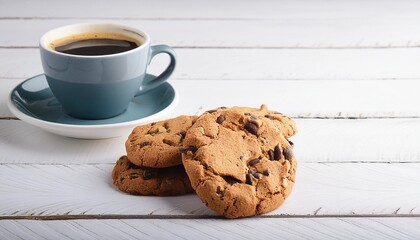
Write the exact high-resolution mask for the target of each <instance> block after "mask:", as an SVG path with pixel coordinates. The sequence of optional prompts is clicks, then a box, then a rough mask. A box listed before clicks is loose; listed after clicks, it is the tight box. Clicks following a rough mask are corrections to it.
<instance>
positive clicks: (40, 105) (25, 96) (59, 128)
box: [7, 74, 178, 139]
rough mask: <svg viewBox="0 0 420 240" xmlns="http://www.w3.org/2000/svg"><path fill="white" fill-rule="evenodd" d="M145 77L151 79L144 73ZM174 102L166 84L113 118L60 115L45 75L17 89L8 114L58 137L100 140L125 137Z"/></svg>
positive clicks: (174, 94) (168, 109) (173, 93)
mask: <svg viewBox="0 0 420 240" xmlns="http://www.w3.org/2000/svg"><path fill="white" fill-rule="evenodd" d="M146 78H154V76H153V75H149V74H147V75H146ZM177 103H178V94H177V92H176V91H175V88H174V87H173V86H172V85H171V84H170V83H168V82H166V83H163V84H162V85H160V86H159V87H157V88H155V89H153V90H150V91H148V92H147V93H144V94H142V95H140V96H137V97H134V98H133V100H132V101H131V102H130V104H129V105H128V107H127V110H126V111H125V112H124V113H122V114H120V115H118V116H116V117H113V118H108V119H101V120H84V119H78V118H74V117H71V116H69V115H67V114H65V113H64V112H63V109H62V107H61V104H60V103H59V102H58V101H57V99H56V98H55V97H54V95H53V94H52V92H51V90H50V88H49V87H48V83H47V80H46V78H45V75H44V74H41V75H37V76H35V77H32V78H29V79H27V80H25V81H24V82H22V83H21V84H19V85H18V86H16V87H15V88H14V89H13V90H12V92H11V93H10V95H9V98H8V100H7V105H8V107H9V109H10V111H11V112H12V113H13V114H14V115H15V116H16V117H18V118H19V119H21V120H22V121H25V122H27V123H29V124H31V125H34V126H37V127H39V128H41V129H43V130H45V131H49V132H52V133H55V134H58V135H62V136H66V137H72V138H82V139H103V138H112V137H118V136H122V135H125V134H128V133H130V131H131V130H132V129H133V128H134V127H135V126H137V125H143V124H147V123H150V122H154V121H157V120H159V119H160V118H162V117H163V116H165V115H167V114H168V113H170V112H171V111H172V110H174V108H175V106H176V105H177Z"/></svg>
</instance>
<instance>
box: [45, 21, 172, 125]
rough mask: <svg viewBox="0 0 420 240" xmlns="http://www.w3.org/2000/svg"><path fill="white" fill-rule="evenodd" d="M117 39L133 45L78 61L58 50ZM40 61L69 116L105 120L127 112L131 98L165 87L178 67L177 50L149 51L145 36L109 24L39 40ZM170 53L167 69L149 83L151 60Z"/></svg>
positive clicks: (66, 29)
mask: <svg viewBox="0 0 420 240" xmlns="http://www.w3.org/2000/svg"><path fill="white" fill-rule="evenodd" d="M92 39H96V41H99V40H100V39H113V40H117V41H118V40H121V41H126V42H129V43H134V44H135V45H134V47H133V48H132V49H131V50H127V51H122V52H118V53H111V54H109V53H107V54H101V53H98V54H97V55H96V53H94V55H76V54H73V53H69V52H64V51H58V49H59V47H60V45H63V44H64V45H66V44H70V45H71V44H73V43H74V44H75V42H83V41H85V40H92ZM39 46H40V51H41V61H42V66H43V68H44V73H45V75H46V78H47V81H48V85H49V86H50V88H51V91H52V93H53V94H54V96H55V97H56V98H57V100H58V101H59V102H60V103H61V105H62V107H63V110H64V111H65V112H66V113H67V114H69V115H70V116H73V117H76V118H83V119H104V118H110V117H114V116H117V115H119V114H121V113H123V112H124V111H125V109H126V108H127V106H128V104H129V103H130V101H131V100H132V99H133V97H135V96H138V95H140V94H143V93H145V92H147V91H149V90H151V89H153V88H155V87H157V86H159V85H160V84H162V83H164V82H165V81H166V80H167V79H168V78H169V76H171V74H172V73H173V71H174V69H175V65H176V56H175V52H174V50H173V49H172V48H171V47H169V46H167V45H156V46H150V37H149V35H147V34H146V33H145V32H143V31H140V30H137V29H134V28H131V27H127V26H121V25H115V24H110V23H87V24H74V25H69V26H64V27H60V28H56V29H53V30H51V31H49V32H47V33H45V34H44V35H43V36H42V37H41V40H40V44H39ZM159 53H166V54H168V55H169V57H170V63H169V65H168V67H167V68H166V69H165V70H164V71H163V72H162V73H161V74H160V75H159V76H157V77H156V78H154V79H151V80H147V81H145V74H146V70H147V67H148V65H149V63H150V61H151V59H152V58H153V57H154V56H155V55H157V54H159Z"/></svg>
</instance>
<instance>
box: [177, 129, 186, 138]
mask: <svg viewBox="0 0 420 240" xmlns="http://www.w3.org/2000/svg"><path fill="white" fill-rule="evenodd" d="M178 134H179V135H181V138H182V139H184V138H185V135H187V132H185V131H182V132H179V133H178Z"/></svg>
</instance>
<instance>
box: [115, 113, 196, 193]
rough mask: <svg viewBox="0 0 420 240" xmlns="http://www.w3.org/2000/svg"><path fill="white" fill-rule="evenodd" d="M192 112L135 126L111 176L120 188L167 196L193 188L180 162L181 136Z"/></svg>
mask: <svg viewBox="0 0 420 240" xmlns="http://www.w3.org/2000/svg"><path fill="white" fill-rule="evenodd" d="M196 119H197V117H196V116H191V117H190V116H179V117H177V118H173V119H169V120H165V121H161V122H156V123H151V124H147V125H143V126H138V127H136V128H134V129H133V131H132V132H131V134H130V136H129V137H128V139H127V141H126V143H125V147H126V151H127V156H122V157H120V159H119V160H118V161H117V163H116V165H115V167H114V171H113V172H112V179H113V182H114V184H115V185H116V186H117V187H118V188H119V189H120V190H121V191H124V192H127V193H130V194H136V195H157V196H171V195H182V194H186V193H189V192H193V189H192V187H191V183H190V180H189V178H188V176H187V174H186V172H185V169H184V166H183V165H182V155H181V152H180V149H181V148H182V143H183V139H184V138H185V134H186V130H188V129H189V128H191V126H192V125H193V123H194V122H195V120H196Z"/></svg>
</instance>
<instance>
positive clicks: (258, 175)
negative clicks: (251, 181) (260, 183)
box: [253, 172, 264, 179]
mask: <svg viewBox="0 0 420 240" xmlns="http://www.w3.org/2000/svg"><path fill="white" fill-rule="evenodd" d="M253 176H254V177H255V178H256V179H261V178H263V176H264V175H262V173H259V172H256V173H254V174H253Z"/></svg>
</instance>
